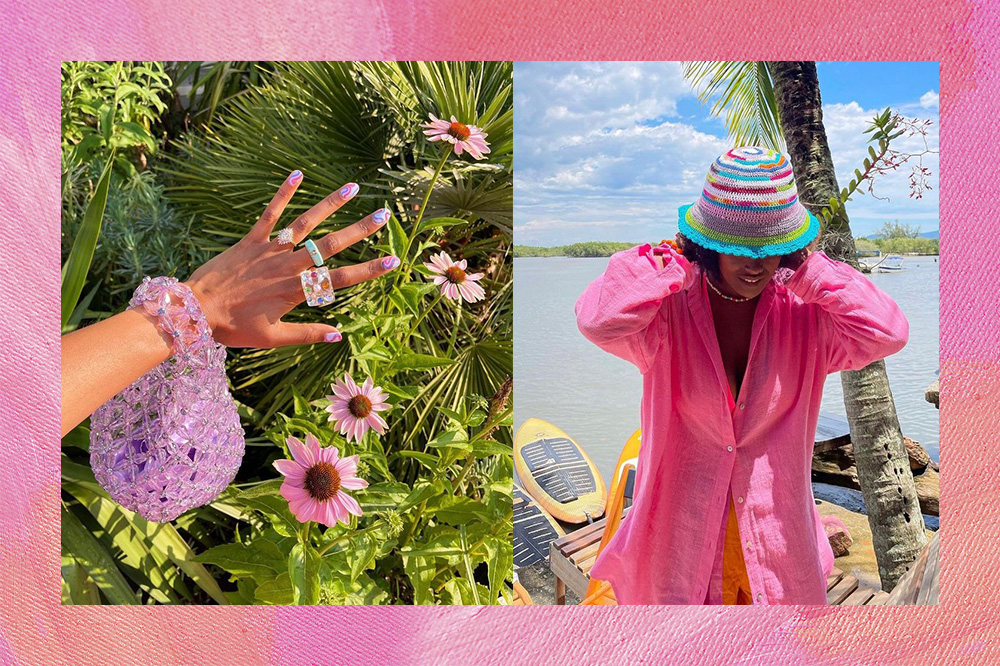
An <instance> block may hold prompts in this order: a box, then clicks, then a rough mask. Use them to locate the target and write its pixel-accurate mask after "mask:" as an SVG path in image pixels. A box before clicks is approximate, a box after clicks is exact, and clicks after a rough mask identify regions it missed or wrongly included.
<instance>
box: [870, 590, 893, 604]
mask: <svg viewBox="0 0 1000 666" xmlns="http://www.w3.org/2000/svg"><path fill="white" fill-rule="evenodd" d="M888 601H889V593H888V592H886V591H885V590H879V591H878V592H876V593H875V596H874V597H872V599H871V601H869V602H868V605H869V606H880V605H885V604H886V603H887V602H888Z"/></svg>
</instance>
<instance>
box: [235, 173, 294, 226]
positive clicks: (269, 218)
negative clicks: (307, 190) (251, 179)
mask: <svg viewBox="0 0 1000 666" xmlns="http://www.w3.org/2000/svg"><path fill="white" fill-rule="evenodd" d="M301 182H302V172H301V171H299V170H298V169H296V170H295V171H293V172H292V173H290V174H289V175H288V178H286V179H285V182H283V183H282V184H281V187H279V188H278V191H277V192H276V193H275V195H274V198H273V199H271V203H269V204H268V205H267V208H265V209H264V212H263V213H262V214H261V216H260V218H258V220H257V223H256V224H254V225H253V229H251V230H250V233H249V234H247V235H248V236H251V237H253V238H254V239H255V240H259V241H262V242H265V243H266V242H267V241H268V240H269V239H270V237H271V232H272V231H273V230H274V225H275V224H277V223H278V218H280V217H281V213H282V212H283V211H284V210H285V206H287V205H288V202H289V201H291V199H292V195H293V194H295V190H297V189H298V187H299V183H301Z"/></svg>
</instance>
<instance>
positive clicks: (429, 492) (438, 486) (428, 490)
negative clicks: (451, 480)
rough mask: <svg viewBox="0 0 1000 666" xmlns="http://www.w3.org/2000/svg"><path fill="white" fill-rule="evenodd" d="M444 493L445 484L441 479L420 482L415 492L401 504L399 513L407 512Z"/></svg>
mask: <svg viewBox="0 0 1000 666" xmlns="http://www.w3.org/2000/svg"><path fill="white" fill-rule="evenodd" d="M443 493H444V484H443V483H441V480H440V479H434V480H433V481H418V482H417V483H416V485H415V486H414V487H413V491H412V492H410V494H409V495H408V496H407V497H406V499H404V500H403V501H402V502H401V503H400V504H399V511H406V510H407V509H410V508H412V507H414V506H416V505H418V504H420V503H421V502H423V501H424V500H427V499H430V498H431V497H434V496H436V495H441V494H443Z"/></svg>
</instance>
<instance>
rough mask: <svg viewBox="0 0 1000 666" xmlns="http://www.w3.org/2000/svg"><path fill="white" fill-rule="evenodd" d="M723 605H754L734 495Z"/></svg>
mask: <svg viewBox="0 0 1000 666" xmlns="http://www.w3.org/2000/svg"><path fill="white" fill-rule="evenodd" d="M726 389H727V391H726V393H727V397H728V398H729V411H730V412H733V411H735V410H736V400H735V399H734V398H733V389H732V387H731V386H730V385H729V382H728V381H727V382H726ZM722 603H723V604H724V605H727V606H742V605H752V604H753V593H752V592H751V591H750V577H749V576H748V575H747V567H746V562H744V561H743V544H742V543H741V542H740V526H739V523H738V522H737V521H736V506H735V505H734V504H733V496H732V493H730V495H729V520H728V522H727V524H726V535H725V541H724V542H723V546H722Z"/></svg>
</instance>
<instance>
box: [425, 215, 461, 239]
mask: <svg viewBox="0 0 1000 666" xmlns="http://www.w3.org/2000/svg"><path fill="white" fill-rule="evenodd" d="M468 223H469V221H468V220H463V219H461V218H457V217H433V218H431V219H427V218H424V219H422V220H420V226H419V227H417V230H416V232H415V233H414V235H415V236H419V235H420V234H422V233H424V232H425V231H430V230H431V229H443V228H445V227H453V226H455V225H459V224H468Z"/></svg>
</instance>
